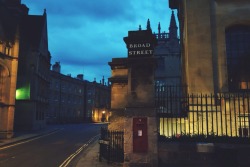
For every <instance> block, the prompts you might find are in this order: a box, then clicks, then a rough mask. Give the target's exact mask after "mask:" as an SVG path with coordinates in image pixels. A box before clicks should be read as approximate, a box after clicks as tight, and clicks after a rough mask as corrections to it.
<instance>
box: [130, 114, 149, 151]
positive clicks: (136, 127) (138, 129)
mask: <svg viewBox="0 0 250 167" xmlns="http://www.w3.org/2000/svg"><path fill="white" fill-rule="evenodd" d="M147 151H148V127H147V117H140V118H133V152H135V153H145V152H147Z"/></svg>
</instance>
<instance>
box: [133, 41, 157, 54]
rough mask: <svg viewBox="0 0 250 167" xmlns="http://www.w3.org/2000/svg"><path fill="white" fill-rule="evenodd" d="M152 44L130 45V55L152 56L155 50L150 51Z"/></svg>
mask: <svg viewBox="0 0 250 167" xmlns="http://www.w3.org/2000/svg"><path fill="white" fill-rule="evenodd" d="M150 46H151V45H150V43H135V44H129V49H130V50H129V51H128V55H129V56H132V55H152V54H153V50H151V49H150Z"/></svg>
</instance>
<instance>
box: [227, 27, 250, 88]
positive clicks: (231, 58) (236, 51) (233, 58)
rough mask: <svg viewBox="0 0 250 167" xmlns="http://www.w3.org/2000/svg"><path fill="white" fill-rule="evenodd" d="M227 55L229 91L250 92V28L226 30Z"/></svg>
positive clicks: (230, 28)
mask: <svg viewBox="0 0 250 167" xmlns="http://www.w3.org/2000/svg"><path fill="white" fill-rule="evenodd" d="M226 53H227V70H228V83H229V84H228V85H229V91H231V92H234V91H239V90H242V91H246V90H250V87H249V82H250V73H249V71H250V65H249V63H250V26H245V25H237V26H231V27H229V28H227V29H226Z"/></svg>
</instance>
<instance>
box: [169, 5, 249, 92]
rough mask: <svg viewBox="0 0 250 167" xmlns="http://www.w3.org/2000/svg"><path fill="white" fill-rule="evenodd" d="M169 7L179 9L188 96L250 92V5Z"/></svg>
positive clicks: (184, 76)
mask: <svg viewBox="0 0 250 167" xmlns="http://www.w3.org/2000/svg"><path fill="white" fill-rule="evenodd" d="M169 5H170V7H171V8H172V9H178V18H179V23H180V36H181V46H182V62H183V66H182V69H183V74H182V76H183V81H184V83H186V84H187V85H188V92H189V93H201V92H202V93H215V94H216V93H220V92H241V91H248V90H249V86H250V85H249V79H250V74H249V72H248V71H249V55H250V50H249V48H250V47H249V46H250V18H249V14H250V10H249V9H250V2H249V1H248V0H237V1H235V0H227V1H225V0H202V1H201V0H192V1H188V0H183V1H179V0H170V1H169Z"/></svg>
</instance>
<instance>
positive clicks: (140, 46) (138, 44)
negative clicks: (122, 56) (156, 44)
mask: <svg viewBox="0 0 250 167" xmlns="http://www.w3.org/2000/svg"><path fill="white" fill-rule="evenodd" d="M149 47H150V43H135V44H129V48H149Z"/></svg>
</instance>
